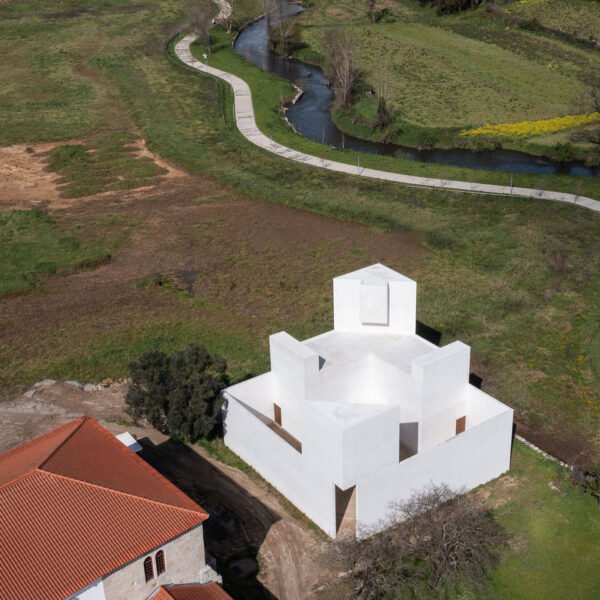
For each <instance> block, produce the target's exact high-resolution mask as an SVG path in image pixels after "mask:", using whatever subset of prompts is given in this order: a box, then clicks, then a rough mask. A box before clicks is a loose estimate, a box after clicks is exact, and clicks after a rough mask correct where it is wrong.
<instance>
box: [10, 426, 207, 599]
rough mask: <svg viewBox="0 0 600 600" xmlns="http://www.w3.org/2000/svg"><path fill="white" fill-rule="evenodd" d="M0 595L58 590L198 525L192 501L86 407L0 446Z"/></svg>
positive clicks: (199, 515) (80, 584)
mask: <svg viewBox="0 0 600 600" xmlns="http://www.w3.org/2000/svg"><path fill="white" fill-rule="evenodd" d="M0 515H2V519H0V565H2V568H1V569H0V599H1V600H9V599H10V600H14V599H15V598H16V597H24V598H40V597H41V594H42V595H43V597H44V598H45V599H47V600H51V599H54V598H56V599H59V598H60V599H63V598H65V597H66V596H69V595H70V594H72V593H74V592H76V591H78V590H80V589H82V588H84V587H85V586H87V585H89V584H90V583H92V582H93V581H95V580H97V579H98V578H100V577H102V576H104V575H107V574H108V573H110V572H112V571H113V570H115V569H118V568H119V567H121V566H123V565H125V564H127V563H128V562H130V561H132V560H135V559H136V558H138V557H139V556H141V555H143V554H145V553H146V552H148V551H150V550H152V549H154V548H156V547H158V546H160V545H162V544H164V543H165V542H167V541H169V540H170V539H173V538H174V537H177V536H178V535H180V534H182V533H185V532H186V531H188V530H190V529H192V528H194V527H196V526H198V525H199V524H200V523H202V522H203V521H204V520H205V519H206V518H207V517H208V515H207V514H206V512H205V511H204V510H203V509H202V508H200V507H199V506H198V505H197V504H196V503H195V502H193V501H192V500H191V499H190V498H188V497H187V496H186V495H185V494H183V492H181V491H180V490H178V489H177V488H176V487H175V486H174V485H173V484H172V483H170V482H169V481H168V480H167V479H165V478H164V477H163V476H162V475H160V474H159V473H157V472H156V471H155V470H154V469H152V467H150V466H149V465H148V464H147V463H146V462H145V461H144V460H142V459H141V458H139V457H138V456H137V455H136V454H135V453H133V452H132V451H131V450H129V449H128V448H126V447H125V446H124V445H123V444H122V443H121V442H119V441H118V440H117V439H116V438H114V437H113V436H112V435H111V434H110V433H109V432H108V431H106V430H105V429H104V428H103V427H101V426H100V425H99V424H98V423H96V422H95V421H93V420H92V419H89V418H87V417H84V418H82V419H77V420H76V421H73V422H72V423H68V424H67V425H65V426H63V427H59V428H58V429H55V430H54V431H51V432H50V433H48V434H46V435H43V436H41V437H39V438H36V439H34V440H31V441H29V442H26V443H25V444H22V445H21V446H17V447H16V448H13V449H12V450H9V451H8V452H6V453H4V454H2V455H0Z"/></svg>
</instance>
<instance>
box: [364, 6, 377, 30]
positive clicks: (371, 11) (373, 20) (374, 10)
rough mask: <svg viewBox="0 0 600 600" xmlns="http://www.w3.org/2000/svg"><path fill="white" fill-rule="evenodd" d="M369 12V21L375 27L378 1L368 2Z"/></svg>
mask: <svg viewBox="0 0 600 600" xmlns="http://www.w3.org/2000/svg"><path fill="white" fill-rule="evenodd" d="M366 4H367V11H368V13H369V19H370V20H371V23H372V24H373V25H374V24H375V23H377V0H366Z"/></svg>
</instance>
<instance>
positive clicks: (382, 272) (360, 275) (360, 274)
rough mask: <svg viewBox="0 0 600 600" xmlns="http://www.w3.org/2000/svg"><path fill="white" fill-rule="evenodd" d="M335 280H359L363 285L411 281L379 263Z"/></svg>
mask: <svg viewBox="0 0 600 600" xmlns="http://www.w3.org/2000/svg"><path fill="white" fill-rule="evenodd" d="M336 279H360V280H361V281H363V282H364V283H367V284H371V285H385V284H386V283H387V282H388V281H413V280H412V279H410V278H409V277H406V276H405V275H402V273H397V272H396V271H393V270H392V269H390V268H389V267H386V266H385V265H382V264H381V263H377V264H375V265H371V266H370V267H364V268H363V269H358V271H352V273H346V274H345V275H340V276H339V277H336Z"/></svg>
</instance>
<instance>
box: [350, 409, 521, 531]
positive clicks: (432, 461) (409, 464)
mask: <svg viewBox="0 0 600 600" xmlns="http://www.w3.org/2000/svg"><path fill="white" fill-rule="evenodd" d="M512 418H513V411H512V409H509V408H507V407H504V410H503V411H502V412H499V413H498V414H497V415H496V416H495V417H493V418H491V419H490V420H487V421H485V422H483V423H480V424H479V425H476V426H474V427H471V428H470V429H467V430H466V431H465V432H464V433H461V434H460V435H458V436H454V437H452V438H451V439H449V440H447V441H445V442H442V443H441V444H439V445H437V446H434V447H432V448H429V449H427V450H424V451H422V452H420V453H419V454H417V455H415V456H413V457H411V458H409V459H407V460H404V461H402V462H401V463H398V464H394V465H390V466H389V467H387V468H384V469H382V470H379V471H374V472H373V473H372V474H371V475H370V476H368V477H365V478H363V479H361V481H360V482H359V484H358V485H357V488H356V493H357V495H356V518H357V525H358V526H359V527H360V526H368V527H370V526H376V525H377V523H378V522H379V521H380V520H382V519H384V518H385V517H386V515H387V512H388V507H389V504H390V502H392V501H402V500H404V499H407V498H408V497H409V496H410V495H411V494H412V493H413V492H414V491H416V490H419V489H423V488H424V487H425V486H427V485H428V484H429V483H430V482H434V483H446V484H447V485H449V486H451V487H452V488H456V489H461V488H465V489H467V490H469V489H472V488H474V487H477V486H478V485H480V484H482V483H485V482H487V481H490V480H491V479H494V478H496V477H498V476H499V475H501V474H502V473H504V472H506V471H507V470H508V469H509V467H510V451H511V442H512Z"/></svg>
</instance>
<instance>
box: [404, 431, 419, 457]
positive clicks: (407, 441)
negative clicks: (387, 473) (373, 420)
mask: <svg viewBox="0 0 600 600" xmlns="http://www.w3.org/2000/svg"><path fill="white" fill-rule="evenodd" d="M418 448H419V423H418V422H413V423H400V456H399V459H400V461H403V460H406V459H407V458H410V457H411V456H414V455H415V454H416V453H417V450H418Z"/></svg>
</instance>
